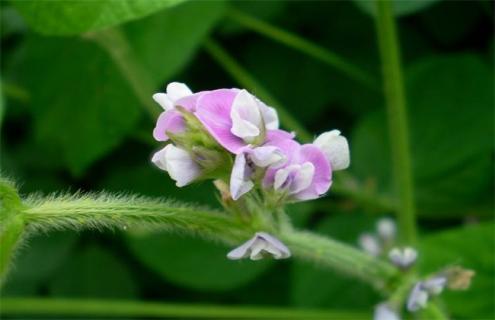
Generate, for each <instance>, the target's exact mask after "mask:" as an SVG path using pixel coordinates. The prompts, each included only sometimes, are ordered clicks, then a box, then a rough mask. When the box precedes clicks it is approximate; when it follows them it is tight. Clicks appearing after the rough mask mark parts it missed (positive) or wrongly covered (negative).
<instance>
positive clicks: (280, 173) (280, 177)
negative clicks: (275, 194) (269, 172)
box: [273, 165, 299, 190]
mask: <svg viewBox="0 0 495 320" xmlns="http://www.w3.org/2000/svg"><path fill="white" fill-rule="evenodd" d="M295 166H297V167H299V166H298V165H290V166H288V167H285V168H282V169H279V170H277V172H275V179H274V181H273V188H274V189H275V190H279V189H281V188H282V185H284V183H285V181H286V180H287V178H288V177H289V174H290V173H291V172H292V170H293V169H294V167H295Z"/></svg>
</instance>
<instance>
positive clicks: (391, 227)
mask: <svg viewBox="0 0 495 320" xmlns="http://www.w3.org/2000/svg"><path fill="white" fill-rule="evenodd" d="M376 229H377V231H378V235H379V236H380V238H382V239H383V240H385V241H391V240H394V239H395V236H396V233H397V226H396V224H395V221H394V220H393V219H390V218H382V219H380V220H378V222H377V224H376Z"/></svg>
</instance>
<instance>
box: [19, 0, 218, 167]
mask: <svg viewBox="0 0 495 320" xmlns="http://www.w3.org/2000/svg"><path fill="white" fill-rule="evenodd" d="M208 4H209V3H203V2H194V3H187V4H185V5H181V6H178V7H176V8H173V9H171V10H167V11H164V12H163V13H160V14H157V15H153V16H151V17H149V18H147V19H144V20H141V21H138V22H133V23H130V24H129V25H128V26H126V29H125V32H126V35H127V37H128V38H129V41H130V46H131V48H133V50H134V51H135V56H136V57H137V58H136V59H137V61H122V62H121V63H123V64H135V63H137V64H139V65H142V66H143V69H144V71H146V72H147V73H148V76H149V79H145V80H147V81H146V82H149V81H148V80H150V79H151V82H152V83H153V85H156V87H158V85H159V84H160V83H163V81H165V80H167V79H169V78H170V77H171V76H172V75H173V74H175V73H176V72H177V71H178V70H179V69H180V68H182V67H183V66H184V65H185V63H186V62H187V61H188V59H190V58H191V57H192V55H193V53H194V52H195V50H196V49H197V47H198V45H199V44H200V42H201V39H202V38H203V37H204V36H206V34H207V33H208V31H209V30H210V29H211V27H212V26H213V24H214V23H215V21H216V20H217V19H218V17H220V14H221V12H222V8H223V3H221V2H220V3H216V2H215V3H212V4H211V5H208ZM199 17H201V19H200V18H199ZM157 30H160V31H159V32H157ZM167 43H172V44H173V45H167ZM24 49H25V50H24V53H25V59H24V61H21V62H20V63H19V64H18V65H14V66H12V67H11V71H10V73H11V74H14V75H16V76H18V77H19V78H20V79H19V81H20V82H21V83H22V85H23V86H25V87H26V88H27V90H28V91H29V92H30V94H31V100H30V101H32V103H33V105H32V106H31V109H32V112H33V114H34V120H35V124H34V127H35V128H34V129H35V135H36V137H37V139H38V140H39V142H41V143H43V144H44V146H45V149H46V151H47V152H48V151H51V152H52V153H55V154H57V155H58V157H59V158H58V162H57V164H58V163H64V164H65V165H66V166H67V167H69V168H70V170H71V171H72V173H73V174H74V175H81V174H82V173H83V172H84V170H85V169H87V167H88V166H89V165H91V164H92V163H93V162H94V161H96V160H97V159H99V158H101V157H102V156H104V155H106V154H107V153H108V152H110V151H111V150H112V149H113V148H115V147H116V146H117V145H119V144H120V143H121V142H122V141H123V139H124V138H125V137H126V135H127V134H128V133H129V132H130V131H131V130H133V129H134V127H135V125H136V123H137V121H138V118H139V116H140V113H141V104H142V101H139V100H138V99H137V98H136V93H135V92H133V90H132V87H131V86H130V85H129V83H128V81H127V80H125V79H124V78H123V76H122V73H121V70H120V69H118V68H117V66H116V64H115V63H114V61H112V60H111V58H110V56H109V55H108V54H107V53H106V52H104V51H103V50H102V48H101V47H100V46H97V45H96V44H94V43H92V42H90V41H87V40H82V39H76V38H70V39H68V38H67V39H66V38H45V37H31V38H30V39H29V40H28V42H27V44H26V47H25V48H24ZM61 52H62V53H63V54H62V55H60V53H61ZM54 56H57V57H58V58H57V59H53V57H54ZM46 61H51V63H46ZM75 61H77V63H75ZM33 70H34V71H35V72H33ZM47 75H50V79H54V80H53V81H47V78H46V77H47ZM137 76H138V75H136V77H137ZM134 80H135V81H137V82H138V83H139V82H140V81H141V80H142V79H138V78H136V79H134ZM143 82H145V81H144V80H143ZM146 90H149V91H150V93H149V100H150V102H151V101H152V100H151V94H152V90H153V88H147V89H146ZM156 110H157V112H158V111H159V110H160V108H159V106H158V105H157V106H156ZM151 131H152V128H151V126H150V127H149V132H150V136H151ZM157 146H158V145H157ZM147 157H148V155H146V158H147Z"/></svg>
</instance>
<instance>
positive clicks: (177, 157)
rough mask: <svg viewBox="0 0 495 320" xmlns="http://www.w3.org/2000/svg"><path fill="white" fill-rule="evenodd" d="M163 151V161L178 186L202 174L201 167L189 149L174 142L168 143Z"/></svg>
mask: <svg viewBox="0 0 495 320" xmlns="http://www.w3.org/2000/svg"><path fill="white" fill-rule="evenodd" d="M163 151H164V153H163V157H164V160H162V161H163V162H164V163H165V167H166V169H167V172H168V174H169V175H170V177H171V178H172V179H174V180H175V181H176V185H177V187H183V186H185V185H187V184H189V183H191V182H192V181H194V180H195V179H196V178H198V177H199V176H200V175H201V168H200V167H199V166H198V164H197V163H196V162H194V160H193V159H192V158H191V156H190V155H189V153H187V151H185V150H183V149H181V148H177V147H176V146H174V145H173V144H168V145H167V146H166V147H165V148H164V149H163Z"/></svg>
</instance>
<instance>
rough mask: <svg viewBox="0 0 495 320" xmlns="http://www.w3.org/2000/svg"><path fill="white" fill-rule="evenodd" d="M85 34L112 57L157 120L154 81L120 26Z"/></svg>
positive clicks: (144, 105)
mask: <svg viewBox="0 0 495 320" xmlns="http://www.w3.org/2000/svg"><path fill="white" fill-rule="evenodd" d="M85 36H86V38H88V39H91V40H93V41H95V42H96V43H97V44H98V45H100V46H101V47H102V48H103V49H104V50H105V51H106V52H107V53H108V54H109V55H110V57H112V59H113V61H114V62H115V64H116V65H117V67H118V68H119V69H120V71H121V73H122V75H123V76H124V78H125V79H126V80H127V82H128V83H129V85H130V86H131V88H132V90H133V91H134V93H135V94H136V96H137V98H138V99H139V102H140V103H141V104H142V106H143V107H144V108H145V110H146V111H147V112H148V114H149V116H150V117H151V118H152V120H153V121H155V119H156V118H157V117H158V115H159V111H160V110H159V108H157V106H156V105H155V103H153V100H152V99H151V96H152V95H153V90H154V86H153V82H152V80H151V78H150V77H149V76H148V73H147V72H146V70H144V68H143V67H142V65H141V64H140V63H139V61H138V59H137V58H136V57H135V55H134V52H133V51H132V48H131V46H130V44H129V41H127V39H126V37H125V35H124V33H123V32H122V31H121V30H120V29H118V28H110V29H107V30H104V31H99V32H96V33H89V34H86V35H85Z"/></svg>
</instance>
